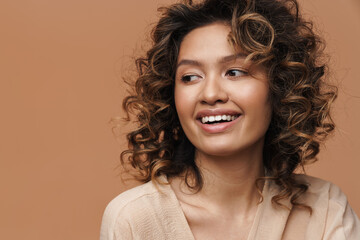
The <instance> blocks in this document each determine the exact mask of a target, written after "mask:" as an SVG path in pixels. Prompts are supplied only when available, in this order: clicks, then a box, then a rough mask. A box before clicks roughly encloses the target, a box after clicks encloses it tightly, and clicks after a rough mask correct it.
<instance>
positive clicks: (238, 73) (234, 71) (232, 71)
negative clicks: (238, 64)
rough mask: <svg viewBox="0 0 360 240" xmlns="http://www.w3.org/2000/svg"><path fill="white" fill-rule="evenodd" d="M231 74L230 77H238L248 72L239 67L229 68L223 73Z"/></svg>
mask: <svg viewBox="0 0 360 240" xmlns="http://www.w3.org/2000/svg"><path fill="white" fill-rule="evenodd" d="M229 74H230V75H231V77H240V76H243V75H247V74H248V72H247V71H245V70H241V69H230V70H228V71H227V72H226V74H225V75H229Z"/></svg>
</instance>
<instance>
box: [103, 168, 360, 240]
mask: <svg viewBox="0 0 360 240" xmlns="http://www.w3.org/2000/svg"><path fill="white" fill-rule="evenodd" d="M296 177H297V178H299V179H300V180H302V181H305V182H307V183H309V184H310V186H309V189H308V191H307V193H306V194H305V195H306V196H305V197H304V201H305V203H306V204H307V205H309V206H311V207H312V209H313V213H312V215H311V216H310V215H309V213H308V212H307V211H305V210H299V209H295V208H292V209H291V211H289V210H287V209H285V208H279V207H274V206H273V205H272V203H271V198H272V196H274V195H275V194H276V193H277V187H276V185H275V184H274V183H273V182H271V181H267V182H266V183H265V186H264V189H263V196H264V200H263V202H262V203H260V205H259V207H258V210H257V212H256V216H255V219H254V222H253V226H252V227H251V230H250V233H249V236H248V240H254V239H256V240H278V239H286V240H287V239H289V240H297V239H309V240H317V239H326V240H330V239H331V240H342V239H349V240H360V222H359V219H358V217H357V216H356V214H355V212H354V211H353V210H352V209H351V207H350V206H349V204H348V202H347V199H346V196H345V195H344V193H342V192H341V190H340V189H339V188H338V187H337V186H335V185H334V184H332V183H329V182H326V181H323V180H320V179H317V178H314V177H309V176H305V175H297V176H296ZM162 180H163V181H165V182H166V181H167V180H166V178H165V177H162ZM158 186H159V189H160V191H158V189H157V188H156V187H155V185H154V184H153V183H152V182H148V183H146V184H143V185H141V186H138V187H135V188H133V189H130V190H128V191H126V192H123V193H122V194H120V195H119V196H117V197H116V198H115V199H113V200H112V201H111V202H110V203H109V205H108V206H107V208H106V210H105V213H104V216H103V220H102V225H101V233H100V240H119V239H121V240H131V239H137V240H160V239H161V240H163V239H171V240H194V239H195V238H194V236H193V234H192V232H191V230H190V227H189V225H188V223H187V221H186V218H185V215H184V213H183V211H182V209H181V206H180V203H179V201H178V200H177V198H176V195H175V193H174V192H173V190H172V188H171V187H170V185H158ZM285 204H286V205H287V206H288V207H290V208H291V204H290V203H289V202H287V203H285Z"/></svg>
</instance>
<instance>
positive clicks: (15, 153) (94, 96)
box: [0, 0, 360, 240]
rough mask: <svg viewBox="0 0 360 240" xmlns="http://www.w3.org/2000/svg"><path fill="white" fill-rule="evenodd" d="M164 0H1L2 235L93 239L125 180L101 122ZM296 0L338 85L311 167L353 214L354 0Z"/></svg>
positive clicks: (359, 198)
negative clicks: (329, 126)
mask: <svg viewBox="0 0 360 240" xmlns="http://www.w3.org/2000/svg"><path fill="white" fill-rule="evenodd" d="M170 2H174V1H169V0H162V1H159V0H156V1H155V0H151V1H150V0H146V1H145V0H143V1H139V0H135V1H125V0H105V1H100V0H63V1H49V0H17V1H13V0H2V1H0V34H1V35H0V110H1V115H0V116H1V117H0V190H1V192H0V194H1V195H0V238H1V239H29V240H33V239H53V240H56V239H62V240H63V239H67V240H69V239H98V234H99V227H100V222H101V216H102V213H103V210H104V208H105V206H106V204H107V203H108V202H109V201H110V200H111V199H112V198H113V197H115V196H116V195H117V194H118V193H119V192H120V191H122V190H124V189H125V186H124V185H123V184H122V183H121V182H120V178H119V176H118V173H119V171H118V169H116V166H117V165H118V162H119V160H118V155H119V153H120V149H121V148H122V147H121V146H122V145H124V141H123V138H122V140H120V141H116V140H115V138H114V137H113V135H112V133H111V129H110V124H109V123H108V122H109V120H110V118H111V117H112V116H116V115H118V114H119V113H120V110H119V109H120V102H121V99H122V96H123V93H124V90H123V87H124V86H123V84H121V81H120V76H121V74H123V73H124V69H126V67H127V66H129V65H131V56H133V54H134V53H136V54H137V53H139V52H141V46H142V45H143V44H142V43H143V40H144V39H145V37H144V36H146V34H147V33H148V32H149V31H150V29H151V27H149V24H150V23H152V22H154V21H155V20H156V18H157V13H156V9H157V7H158V6H161V5H163V4H165V3H170ZM302 3H303V5H302V6H303V9H304V11H305V15H306V16H307V17H310V18H311V19H313V20H315V21H316V23H317V24H316V26H317V28H318V29H319V31H320V32H322V33H323V35H324V36H325V37H326V39H327V42H328V48H327V52H328V53H329V54H330V55H331V56H332V62H331V64H332V70H333V76H335V77H336V79H337V81H338V82H339V84H341V85H340V97H339V99H338V101H337V104H336V106H335V112H336V115H335V120H336V122H337V124H338V129H337V132H336V134H335V136H334V137H333V138H332V139H331V140H330V141H328V143H327V145H326V148H324V149H323V150H322V153H321V154H320V161H319V162H317V163H316V164H315V165H313V166H312V167H309V168H308V173H309V174H312V175H315V176H318V177H321V178H324V179H327V180H330V181H332V182H335V183H336V184H337V185H339V186H340V187H341V188H342V189H343V191H344V192H345V193H346V194H347V195H348V198H349V201H350V203H351V205H352V206H353V208H354V209H355V211H356V212H357V213H358V214H360V190H359V187H360V173H359V168H360V159H359V155H360V140H359V136H360V126H359V122H360V111H359V110H360V81H359V80H360V79H359V76H360V66H359V56H360V48H359V40H360V27H359V26H360V1H358V0H345V1H328V0H311V1H310V0H303V1H302ZM135 49H137V50H135ZM333 78H334V77H333ZM127 129H128V127H123V128H122V129H121V131H120V132H121V133H125V132H126V130H127Z"/></svg>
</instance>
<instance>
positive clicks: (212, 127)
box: [196, 115, 242, 133]
mask: <svg viewBox="0 0 360 240" xmlns="http://www.w3.org/2000/svg"><path fill="white" fill-rule="evenodd" d="M241 119H242V115H239V116H238V117H237V118H236V119H235V120H233V121H230V122H220V123H213V124H206V123H205V124H204V123H202V122H201V119H197V120H196V123H197V124H199V125H200V127H201V128H202V129H203V130H204V131H205V132H207V133H221V132H224V131H225V130H227V129H228V128H230V127H231V126H233V125H234V124H236V123H237V122H238V121H240V120H241Z"/></svg>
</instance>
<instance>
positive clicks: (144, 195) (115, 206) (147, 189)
mask: <svg viewBox="0 0 360 240" xmlns="http://www.w3.org/2000/svg"><path fill="white" fill-rule="evenodd" d="M160 189H161V190H160ZM164 191H166V187H165V186H161V185H160V184H155V183H154V182H152V181H149V182H147V183H144V184H142V185H139V186H137V187H134V188H131V189H129V190H127V191H125V192H122V193H121V194H119V195H118V196H116V197H115V198H114V199H112V200H111V201H110V202H109V204H108V205H107V206H106V209H105V213H104V218H110V219H116V218H117V217H118V216H119V215H121V217H122V218H126V216H134V214H137V212H140V214H143V213H144V212H143V211H146V210H149V209H148V208H144V206H146V205H151V206H153V207H155V206H156V205H158V204H157V202H158V201H159V198H161V195H162V194H163V193H164Z"/></svg>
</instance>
